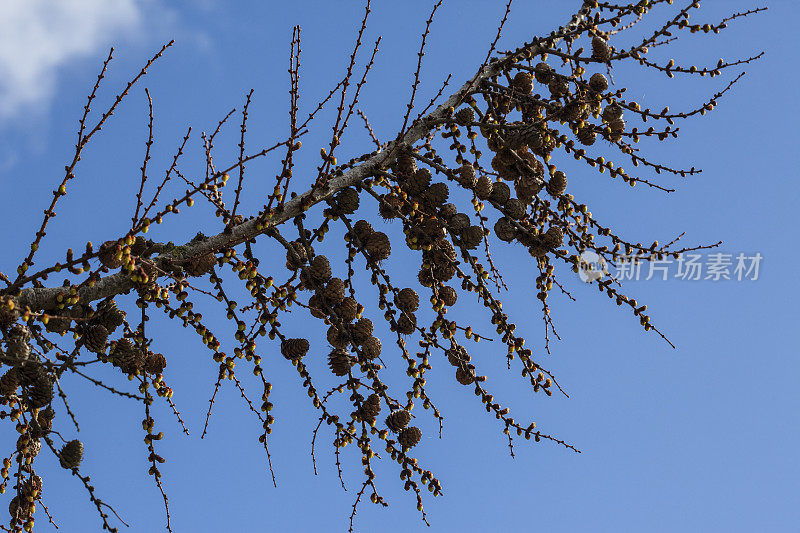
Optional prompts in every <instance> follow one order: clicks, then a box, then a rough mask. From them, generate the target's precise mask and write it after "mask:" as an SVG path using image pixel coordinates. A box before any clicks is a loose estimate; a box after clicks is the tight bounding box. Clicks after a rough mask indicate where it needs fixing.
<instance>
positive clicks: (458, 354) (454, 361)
mask: <svg viewBox="0 0 800 533" xmlns="http://www.w3.org/2000/svg"><path fill="white" fill-rule="evenodd" d="M471 359H472V358H471V357H470V355H469V353H468V352H467V349H466V348H464V347H463V346H461V345H456V346H454V347H452V348H450V349H449V350H447V360H448V361H449V362H450V364H451V365H453V366H455V367H461V366H464V365H466V364H467V363H469V362H470V360H471Z"/></svg>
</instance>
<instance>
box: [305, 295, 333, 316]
mask: <svg viewBox="0 0 800 533" xmlns="http://www.w3.org/2000/svg"><path fill="white" fill-rule="evenodd" d="M308 311H309V313H311V316H313V317H315V318H325V317H326V316H328V315H327V313H328V311H327V310H326V309H325V305H324V298H322V297H321V296H320V295H319V294H316V293H315V294H312V295H311V298H309V299H308Z"/></svg>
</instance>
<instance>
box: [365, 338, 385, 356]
mask: <svg viewBox="0 0 800 533" xmlns="http://www.w3.org/2000/svg"><path fill="white" fill-rule="evenodd" d="M381 347H382V346H381V340H380V339H379V338H378V337H370V338H368V339H367V340H366V341H364V344H362V345H361V353H362V354H364V357H366V358H367V359H375V358H376V357H378V356H379V355H380V354H381Z"/></svg>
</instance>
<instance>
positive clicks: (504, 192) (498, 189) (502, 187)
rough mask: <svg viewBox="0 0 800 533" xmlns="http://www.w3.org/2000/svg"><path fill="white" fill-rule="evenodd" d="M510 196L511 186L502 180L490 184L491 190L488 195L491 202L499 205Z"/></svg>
mask: <svg viewBox="0 0 800 533" xmlns="http://www.w3.org/2000/svg"><path fill="white" fill-rule="evenodd" d="M509 198H511V188H510V187H509V186H508V184H506V183H503V182H502V181H498V182H495V183H493V184H492V192H491V194H490V195H489V199H490V200H491V201H493V202H497V203H498V204H500V205H503V204H504V203H506V202H507V201H508V199H509Z"/></svg>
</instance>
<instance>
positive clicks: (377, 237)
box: [366, 231, 392, 261]
mask: <svg viewBox="0 0 800 533" xmlns="http://www.w3.org/2000/svg"><path fill="white" fill-rule="evenodd" d="M366 249H367V253H368V254H369V256H370V257H371V258H372V259H373V260H374V261H383V260H384V259H387V258H388V257H389V254H391V253H392V245H391V243H390V242H389V237H388V236H387V235H386V234H385V233H383V232H382V231H376V232H374V233H373V234H372V235H370V236H369V238H368V239H367V246H366Z"/></svg>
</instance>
